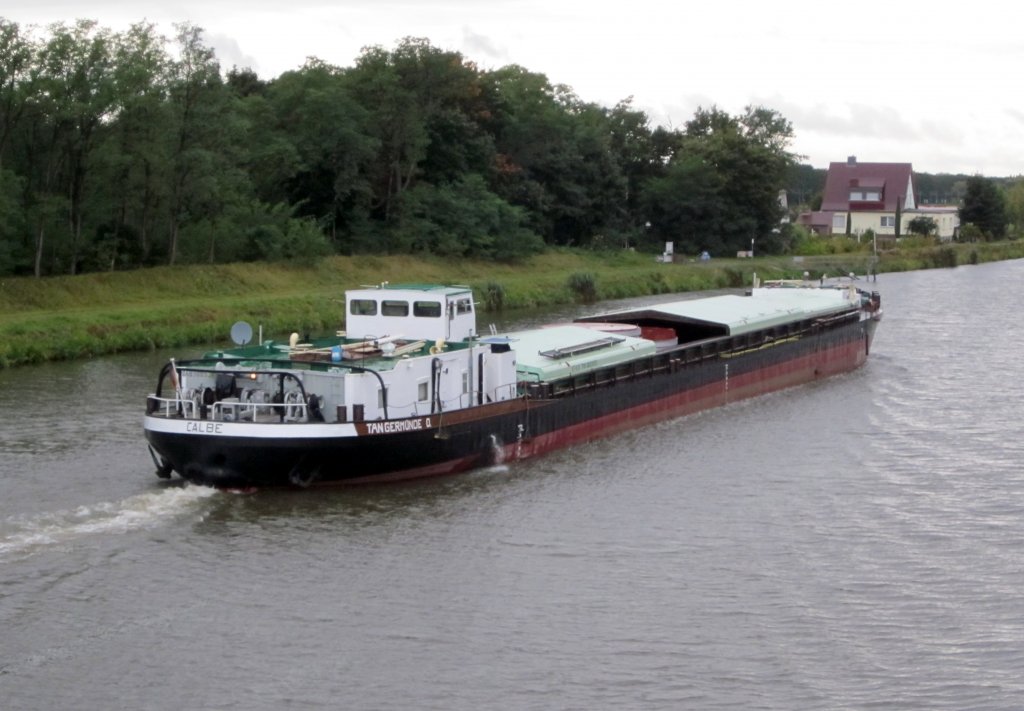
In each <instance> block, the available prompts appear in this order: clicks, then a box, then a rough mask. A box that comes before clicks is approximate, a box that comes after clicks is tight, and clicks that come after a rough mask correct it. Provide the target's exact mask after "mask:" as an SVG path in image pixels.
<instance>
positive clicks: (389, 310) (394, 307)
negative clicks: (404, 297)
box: [380, 299, 409, 316]
mask: <svg viewBox="0 0 1024 711" xmlns="http://www.w3.org/2000/svg"><path fill="white" fill-rule="evenodd" d="M380 313H381V315H382V316H408V315H409V302H408V301H389V300H387V299H385V300H384V301H382V302H380Z"/></svg>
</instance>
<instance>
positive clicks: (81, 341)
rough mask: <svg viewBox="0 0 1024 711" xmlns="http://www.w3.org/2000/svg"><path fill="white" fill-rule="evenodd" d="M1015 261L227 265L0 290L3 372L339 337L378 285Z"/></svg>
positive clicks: (635, 258)
mask: <svg viewBox="0 0 1024 711" xmlns="http://www.w3.org/2000/svg"><path fill="white" fill-rule="evenodd" d="M1018 258H1024V241H1022V242H997V243H977V244H948V245H941V246H922V247H917V248H910V249H904V248H901V249H898V250H894V251H891V252H886V253H883V254H880V255H878V257H877V260H876V258H875V257H873V256H872V255H871V254H865V253H863V252H850V253H843V254H829V255H818V256H807V257H793V256H786V257H774V256H773V257H755V258H753V259H713V260H711V261H708V262H699V261H694V260H692V259H689V258H683V257H681V256H680V255H677V256H676V261H675V262H674V263H667V264H666V263H659V262H656V261H654V257H653V255H649V254H642V253H636V252H628V251H605V252H595V251H583V250H570V249H556V250H549V251H547V252H545V253H543V254H540V255H538V256H535V257H532V258H530V259H528V260H525V261H523V262H521V263H519V264H514V265H507V264H496V263H494V262H483V261H469V260H463V261H452V260H445V259H440V258H436V257H413V256H408V255H401V256H378V255H373V256H370V255H367V256H356V257H328V258H325V259H323V260H322V261H321V262H319V263H318V264H316V265H313V266H299V265H294V264H283V263H275V264H271V263H266V262H252V263H235V264H225V265H209V266H195V265H192V266H180V267H156V268H152V269H143V270H135V271H124V272H107V273H92V274H85V275H79V276H60V277H48V278H43V279H35V278H31V277H4V278H2V279H0V368H10V367H14V366H20V365H28V364H33V363H43V362H47V361H56V360H71V359H79V358H89V357H93V356H99V355H106V354H113V353H121V352H130V351H146V350H153V349H156V348H166V347H173V346H198V345H200V344H205V345H211V344H216V343H224V342H226V341H227V337H228V333H229V331H230V328H231V325H232V324H233V323H234V322H236V321H239V320H244V321H248V322H249V323H251V324H252V325H253V327H254V329H255V328H258V327H262V329H263V335H264V338H265V339H272V340H285V339H287V337H288V334H290V333H292V332H298V333H300V334H314V335H315V334H322V333H329V332H333V331H334V330H337V329H340V328H343V327H344V324H343V320H344V292H345V290H346V289H348V288H352V287H356V286H359V285H365V284H379V283H381V282H383V281H389V282H391V283H392V284H398V283H446V284H465V285H468V286H470V287H472V288H473V291H474V293H475V296H476V299H477V303H478V308H479V310H480V311H481V313H486V312H496V311H500V310H513V309H527V308H538V307H548V306H558V305H564V304H570V303H575V302H585V301H594V300H606V299H618V298H627V297H634V296H645V295H652V294H665V293H674V292H680V293H681V292H689V291H704V290H708V289H721V288H741V287H744V286H749V285H750V284H751V280H752V275H753V273H755V272H756V273H757V275H758V277H760V278H761V279H762V280H765V279H783V278H800V277H801V276H802V275H803V274H804V272H807V273H808V274H809V275H810V278H811V279H818V278H820V277H821V276H822V275H827V276H839V275H845V274H849V273H850V272H853V273H855V274H856V275H857V276H858V277H860V278H861V279H864V277H865V275H866V274H868V273H869V272H871V271H874V272H875V273H879V274H880V273H885V272H896V271H912V270H917V269H931V268H948V267H955V266H959V265H964V264H978V263H983V262H991V261H1000V260H1006V259H1018Z"/></svg>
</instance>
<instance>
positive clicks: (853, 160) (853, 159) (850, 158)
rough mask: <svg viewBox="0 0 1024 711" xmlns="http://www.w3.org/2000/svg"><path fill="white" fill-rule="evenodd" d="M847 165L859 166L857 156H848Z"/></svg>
mask: <svg viewBox="0 0 1024 711" xmlns="http://www.w3.org/2000/svg"><path fill="white" fill-rule="evenodd" d="M846 165H848V166H851V167H852V166H855V165H857V156H847V158H846Z"/></svg>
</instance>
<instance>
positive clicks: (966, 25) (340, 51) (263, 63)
mask: <svg viewBox="0 0 1024 711" xmlns="http://www.w3.org/2000/svg"><path fill="white" fill-rule="evenodd" d="M858 7H859V6H858ZM875 10H876V11H871V12H861V11H858V8H857V7H854V6H850V5H835V4H831V5H830V4H822V3H820V2H816V1H812V0H791V2H789V3H784V4H779V3H766V2H761V1H760V0H722V1H721V2H717V3H702V4H694V3H664V2H661V1H660V0H630V1H629V2H626V3H617V4H610V3H596V2H593V0H490V1H489V2H486V3H485V2H480V1H479V0H342V1H340V2H339V1H338V0H291V1H290V2H287V3H281V2H280V1H279V0H218V1H217V2H210V1H209V0H206V1H205V2H197V1H196V0H171V2H170V3H167V2H153V1H152V0H95V1H94V2H92V3H89V4H82V3H81V2H72V1H70V0H34V1H31V2H30V1H28V0H6V2H5V4H4V9H3V10H0V16H3V17H6V18H8V19H10V20H13V21H15V22H19V23H35V24H39V25H45V24H47V23H50V22H53V21H55V20H65V21H71V20H74V19H76V18H78V17H82V16H85V17H90V18H94V19H97V20H98V21H99V22H100V23H101V25H103V26H107V27H111V28H112V29H123V28H125V27H127V26H128V25H129V24H130V23H132V22H137V21H140V20H143V19H148V20H150V21H153V22H155V23H157V24H158V26H159V27H161V29H162V30H163V31H164V32H165V33H166V34H168V35H169V34H171V33H172V29H171V23H173V22H175V21H185V20H187V21H190V22H192V23H194V24H196V25H198V26H200V27H202V28H204V29H205V30H206V32H207V34H206V37H207V39H208V41H209V42H210V44H211V46H213V47H214V49H215V50H216V51H217V55H218V58H219V59H220V61H221V64H222V66H224V67H225V68H229V67H230V66H232V65H238V66H251V67H252V68H253V69H255V70H256V71H257V72H258V73H259V74H260V75H261V76H263V77H265V78H270V77H273V76H277V75H279V74H281V73H282V72H285V71H288V70H290V69H295V68H298V67H299V66H301V65H302V63H303V62H304V61H305V59H306V58H307V57H308V56H317V57H319V58H321V59H323V60H324V61H326V62H330V63H332V64H336V65H339V66H351V65H352V64H353V63H354V62H355V60H356V58H357V57H358V56H359V53H360V50H361V49H362V48H363V47H365V46H369V45H381V46H385V47H392V46H394V44H395V42H396V41H398V40H399V39H401V38H402V37H405V36H414V37H426V38H428V39H429V40H430V41H431V43H432V44H434V45H435V46H438V47H443V48H446V49H453V50H457V51H460V52H462V53H463V54H464V55H465V56H466V57H467V58H468V59H470V60H472V61H475V62H476V63H477V64H479V65H480V66H481V67H485V68H493V67H498V66H502V65H504V64H511V63H515V64H520V65H522V66H524V67H526V68H527V69H529V70H530V71H534V72H538V73H542V74H546V75H547V76H548V77H549V79H550V80H551V81H552V82H553V83H564V84H568V85H570V86H571V87H573V89H574V90H575V91H576V93H577V94H578V95H579V96H580V98H582V99H584V100H586V101H596V102H600V103H604V104H607V105H611V104H614V103H615V102H617V101H619V100H621V99H623V98H625V97H627V96H631V95H632V96H634V97H635V101H634V105H635V106H636V107H637V108H640V109H643V110H645V111H647V112H648V113H649V115H650V116H651V117H652V120H654V121H655V122H658V123H665V124H671V125H674V126H676V127H680V126H682V125H683V124H684V123H685V122H686V121H688V120H689V119H690V118H692V116H693V112H694V110H695V109H696V108H697V106H704V107H709V106H712V105H716V106H718V107H720V108H722V109H723V110H725V111H729V112H731V113H735V112H738V111H741V110H742V108H743V106H745V105H747V104H760V105H764V106H768V107H769V108H773V109H775V110H777V111H779V112H780V113H781V114H782V115H784V116H785V117H786V118H788V119H789V120H790V121H791V122H792V123H793V125H794V129H795V131H796V135H797V139H796V141H795V145H794V149H795V150H796V151H797V152H798V153H804V154H806V155H807V156H808V157H809V160H810V161H811V163H812V164H814V165H816V166H818V167H824V166H825V165H827V163H828V162H829V161H831V160H844V159H845V158H846V156H847V155H851V154H856V155H858V156H863V157H864V158H863V159H864V160H868V159H869V154H877V156H876V159H877V160H899V161H909V162H912V163H913V164H914V165H915V168H917V169H919V170H927V171H929V172H938V171H950V172H954V171H970V172H975V171H977V172H982V173H984V174H986V175H1010V174H1020V173H1024V165H1022V161H1024V158H1019V157H1024V131H1022V130H1021V128H1022V124H1024V101H1022V100H1020V99H1018V98H1017V94H1016V92H1015V91H1014V88H1013V87H1012V86H1011V84H1012V77H1013V76H1014V72H1013V70H1014V69H1015V68H1017V67H1020V66H1022V64H1024V43H1021V42H1020V40H1019V37H1018V33H1019V28H1020V26H1021V25H1022V22H1021V20H1022V19H1024V5H1019V4H1016V5H1015V4H1010V5H1004V4H1002V3H1000V4H997V3H996V2H995V1H994V0H975V1H974V2H973V3H971V5H970V7H969V9H968V8H965V6H964V5H963V4H962V3H959V2H957V3H954V2H952V1H951V0H901V2H899V3H890V4H889V5H887V6H885V7H881V6H879V7H878V8H875Z"/></svg>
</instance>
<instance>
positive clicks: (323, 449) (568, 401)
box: [144, 282, 882, 488]
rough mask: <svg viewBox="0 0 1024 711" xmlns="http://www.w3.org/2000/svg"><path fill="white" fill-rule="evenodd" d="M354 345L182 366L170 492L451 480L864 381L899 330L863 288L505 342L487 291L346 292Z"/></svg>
mask: <svg viewBox="0 0 1024 711" xmlns="http://www.w3.org/2000/svg"><path fill="white" fill-rule="evenodd" d="M345 313H346V320H345V323H346V331H345V332H340V331H339V332H338V333H337V334H336V335H335V336H333V337H330V338H323V339H318V340H315V341H314V340H311V341H309V342H301V343H300V342H299V338H298V336H297V335H296V334H292V336H291V338H289V339H288V341H287V342H280V343H279V342H275V341H265V342H260V343H257V344H253V345H250V344H249V342H248V341H249V339H250V338H251V328H249V327H248V326H246V325H245V324H236V329H233V337H235V340H236V345H237V347H235V348H230V349H224V350H218V351H213V352H209V353H206V354H205V355H204V356H203V357H201V358H198V359H193V360H186V361H175V360H173V359H172V360H171V361H170V362H168V363H167V364H166V365H165V366H164V367H163V368H162V370H161V372H160V374H159V377H158V380H157V385H156V389H155V391H154V392H153V393H152V394H151V395H150V396H149V397H148V398H147V404H146V414H145V418H144V428H145V435H146V438H147V440H148V442H149V447H150V452H151V454H152V456H153V461H154V463H155V465H156V472H157V474H158V475H159V476H161V477H165V478H167V477H171V476H173V474H174V473H177V474H178V475H179V476H181V477H183V478H184V479H186V480H188V481H191V482H194V483H198V484H203V485H210V486H216V487H222V488H250V487H257V488H259V487H277V486H298V487H304V486H309V485H314V484H317V485H318V484H333V483H357V482H371V481H387V480H395V479H409V478H415V477H421V476H430V475H440V474H450V473H454V472H458V471H463V470H467V469H471V468H475V467H481V466H487V465H491V464H494V463H497V462H510V461H515V460H518V459H523V458H526V457H532V456H536V455H539V454H543V453H545V452H549V451H551V450H554V449H557V448H560V447H565V446H568V445H573V444H578V443H582V442H587V441H589V440H593V439H595V438H599V437H605V436H608V435H610V434H613V433H616V432H619V431H622V430H625V429H629V428H634V427H640V426H643V425H646V424H649V423H653V422H657V421H661V420H665V419H668V418H675V417H679V416H683V415H688V414H691V413H694V412H697V411H700V410H704V409H707V408H712V407H717V406H720V405H724V404H726V403H730V402H734V401H737V400H741V399H744V398H749V397H753V396H757V395H762V394H765V393H768V392H772V391H775V390H779V389H782V388H787V387H791V386H795V385H800V384H803V383H808V382H811V381H814V380H817V379H819V378H825V377H828V376H831V375H836V374H838V373H843V372H847V371H850V370H853V369H855V368H857V367H859V366H860V365H862V364H863V363H864V362H865V360H866V359H867V357H868V354H869V352H870V350H871V342H872V338H873V336H874V333H875V329H876V327H877V325H878V323H879V321H880V320H881V318H882V308H881V298H880V296H879V294H878V292H870V293H869V292H866V291H863V290H860V289H858V288H856V287H855V286H854V285H853V284H852V283H849V284H839V285H830V286H821V285H818V284H810V283H805V282H775V283H769V284H765V285H763V286H755V287H754V288H752V289H750V290H749V291H748V292H747V293H746V294H726V295H718V296H709V297H705V298H698V299H689V300H685V301H677V302H673V303H663V304H656V305H650V306H643V307H639V308H630V309H625V310H619V311H613V312H610V313H604V314H601V315H597V316H588V317H585V318H581V319H579V320H577V321H575V322H573V323H570V324H561V325H554V326H551V327H545V328H535V329H530V330H523V331H515V332H509V333H502V334H497V333H491V334H489V335H484V336H481V335H480V334H478V332H477V327H476V306H475V304H474V301H473V295H472V292H471V291H470V289H469V288H467V287H459V286H431V285H390V284H382V285H380V286H376V287H367V288H360V289H353V290H350V291H348V292H347V293H346V306H345Z"/></svg>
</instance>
